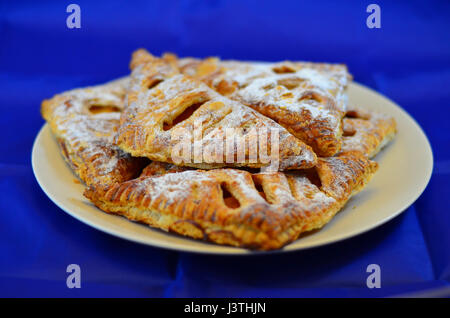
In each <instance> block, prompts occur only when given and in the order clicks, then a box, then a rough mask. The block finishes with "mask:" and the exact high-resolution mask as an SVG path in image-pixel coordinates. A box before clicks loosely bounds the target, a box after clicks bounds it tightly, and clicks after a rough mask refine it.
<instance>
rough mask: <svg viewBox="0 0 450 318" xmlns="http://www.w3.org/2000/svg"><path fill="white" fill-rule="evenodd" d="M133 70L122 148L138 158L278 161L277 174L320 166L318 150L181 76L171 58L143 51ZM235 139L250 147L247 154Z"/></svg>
mask: <svg viewBox="0 0 450 318" xmlns="http://www.w3.org/2000/svg"><path fill="white" fill-rule="evenodd" d="M131 68H132V75H131V85H130V89H129V92H128V103H127V107H126V108H125V111H124V112H123V114H122V116H121V120H120V127H119V131H118V134H117V139H116V144H117V145H118V146H119V147H120V148H121V149H123V150H124V151H126V152H128V153H130V154H132V155H133V156H136V157H147V158H149V159H151V160H156V161H162V162H168V163H176V164H177V165H182V166H191V167H196V168H202V169H212V168H218V167H224V166H232V167H240V166H242V167H254V168H260V167H267V166H269V165H270V166H271V168H273V167H274V166H275V165H273V166H272V164H273V163H274V162H277V164H276V165H277V166H276V167H275V168H276V170H278V169H279V170H285V169H303V168H310V167H312V166H314V165H315V164H316V162H317V158H316V155H315V153H314V152H313V151H312V149H311V148H310V147H309V146H307V145H306V144H304V143H303V142H302V141H300V140H299V139H297V138H295V137H294V136H292V135H291V134H290V133H289V132H288V131H287V130H286V129H284V128H283V127H281V126H280V125H278V124H277V123H276V122H274V121H273V120H271V119H270V118H267V117H265V116H263V115H261V114H259V113H258V112H256V111H254V110H252V109H251V108H249V107H247V106H245V105H242V104H240V103H239V102H236V101H232V100H230V99H228V98H226V97H223V96H222V95H220V94H218V93H217V92H215V91H214V90H212V89H211V88H209V87H208V86H207V85H205V84H204V83H202V82H200V81H198V80H196V79H193V78H189V77H188V76H185V75H182V74H180V73H179V72H178V69H177V68H176V67H175V66H174V65H173V63H171V62H170V61H168V59H159V58H155V57H153V56H152V55H150V54H149V53H148V52H146V51H144V50H138V51H136V52H135V53H134V54H133V59H132V61H131ZM234 140H240V141H241V142H244V143H245V145H246V146H245V149H243V148H238V146H237V142H236V143H235V141H234ZM229 141H231V142H230V143H229ZM194 142H195V143H194ZM225 144H226V145H225ZM264 144H265V147H263V146H264ZM186 145H187V148H186ZM195 145H197V146H199V149H201V151H200V152H199V153H196V150H195V148H194V147H195ZM229 145H231V146H229ZM252 145H253V147H255V148H253V150H254V151H253V152H252V150H251V147H252ZM281 145H282V147H281ZM256 147H258V149H257V150H256ZM238 149H243V150H242V152H241V153H240V152H239V150H238ZM204 150H208V152H206V151H204ZM186 154H187V155H186ZM206 154H208V155H209V156H208V157H207V156H206ZM252 154H253V155H252ZM255 154H257V156H255ZM262 155H267V156H266V157H265V156H262ZM269 157H270V158H269Z"/></svg>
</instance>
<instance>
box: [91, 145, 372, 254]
mask: <svg viewBox="0 0 450 318" xmlns="http://www.w3.org/2000/svg"><path fill="white" fill-rule="evenodd" d="M377 167H378V166H377V163H376V162H373V161H370V160H368V159H367V158H366V157H365V156H364V155H362V154H361V153H359V152H348V153H344V154H341V155H340V156H338V157H330V158H320V159H319V160H318V164H317V166H316V167H314V168H311V169H308V170H303V171H296V172H295V173H291V172H289V173H281V172H273V173H257V174H253V175H252V174H251V173H250V172H247V171H244V170H236V169H216V170H187V171H180V170H182V169H183V168H180V167H175V168H174V167H173V166H166V164H163V163H156V162H153V163H151V164H150V166H149V167H147V168H146V169H145V170H144V172H143V174H142V176H141V177H139V178H137V179H134V180H130V181H126V182H123V183H120V184H118V183H116V184H112V185H92V186H90V187H88V188H87V189H86V191H85V196H86V197H87V198H89V199H90V200H91V201H92V202H93V203H94V204H95V205H96V206H98V207H99V208H100V209H102V210H103V211H106V212H109V213H115V214H120V215H123V216H125V217H127V218H129V219H131V220H134V221H138V222H142V223H146V224H148V225H150V226H152V227H157V228H160V229H163V230H165V231H170V232H175V233H178V234H181V235H185V236H189V237H192V238H196V239H206V240H209V241H212V242H215V243H218V244H226V245H233V246H239V247H247V248H251V249H261V250H271V249H278V248H281V247H282V246H284V245H285V244H287V243H289V242H292V241H293V240H295V239H297V238H298V236H299V235H300V234H301V233H303V232H305V231H309V230H313V229H317V228H320V227H322V226H323V225H324V224H326V223H327V222H328V221H329V220H330V219H331V218H332V217H333V216H334V215H335V214H336V213H337V212H338V211H339V210H340V209H341V208H342V206H343V205H344V204H345V203H346V202H347V200H348V199H349V198H350V197H351V196H352V195H353V194H355V193H357V192H358V191H360V190H361V189H362V188H363V187H364V185H365V184H366V183H367V182H368V181H369V180H370V178H371V177H372V175H373V174H374V172H375V171H376V169H377ZM173 169H175V170H173Z"/></svg>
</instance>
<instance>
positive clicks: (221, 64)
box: [168, 55, 351, 157]
mask: <svg viewBox="0 0 450 318" xmlns="http://www.w3.org/2000/svg"><path fill="white" fill-rule="evenodd" d="M168 57H172V59H174V58H173V56H171V55H169V56H168ZM178 66H179V68H180V69H181V71H182V72H183V73H185V74H188V75H190V76H194V77H196V78H198V79H200V80H202V81H204V82H205V83H206V84H208V85H209V86H210V87H212V88H214V89H215V90H216V91H218V92H219V93H220V94H223V95H225V96H227V97H229V98H231V99H233V100H236V101H239V102H241V103H243V104H245V105H248V106H250V107H252V108H253V109H255V110H257V111H258V112H260V113H261V114H263V115H265V116H267V117H270V118H272V119H273V120H275V121H276V122H277V123H279V124H280V125H281V126H283V127H285V128H286V129H287V130H288V131H289V132H291V133H292V134H293V135H294V136H296V137H297V138H299V139H301V140H303V141H304V142H305V143H307V144H308V145H310V146H311V147H312V148H313V150H314V151H315V152H316V153H317V155H319V156H323V157H328V156H332V155H334V154H336V153H337V152H338V151H339V149H340V147H341V136H342V118H343V116H344V114H345V108H346V104H347V95H346V93H345V88H346V86H347V83H348V81H349V79H350V78H351V76H350V75H349V73H348V72H347V68H346V66H345V65H339V64H324V63H306V62H288V61H286V62H279V63H263V62H258V63H256V62H251V63H250V62H240V61H221V60H219V59H217V58H208V59H205V60H198V59H193V58H185V59H180V60H179V61H178Z"/></svg>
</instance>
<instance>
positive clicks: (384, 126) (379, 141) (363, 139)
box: [341, 106, 397, 158]
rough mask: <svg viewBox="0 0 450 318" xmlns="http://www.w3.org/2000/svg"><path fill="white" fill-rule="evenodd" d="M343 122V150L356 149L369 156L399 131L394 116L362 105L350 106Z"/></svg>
mask: <svg viewBox="0 0 450 318" xmlns="http://www.w3.org/2000/svg"><path fill="white" fill-rule="evenodd" d="M343 123H344V133H343V138H342V140H343V143H342V148H341V151H342V152H346V151H354V150H356V151H360V152H362V153H364V154H365V155H366V156H368V157H369V158H372V157H374V156H375V155H376V154H377V153H378V152H379V151H380V150H381V149H382V148H383V147H384V146H386V145H387V144H388V143H389V142H390V141H391V140H392V139H394V136H395V134H396V132H397V127H396V123H395V119H394V118H392V117H390V116H388V115H385V114H381V113H378V112H375V111H371V110H367V109H364V108H361V107H354V106H349V107H348V110H347V113H346V115H345V118H344V119H343Z"/></svg>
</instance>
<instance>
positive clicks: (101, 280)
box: [0, 0, 450, 297]
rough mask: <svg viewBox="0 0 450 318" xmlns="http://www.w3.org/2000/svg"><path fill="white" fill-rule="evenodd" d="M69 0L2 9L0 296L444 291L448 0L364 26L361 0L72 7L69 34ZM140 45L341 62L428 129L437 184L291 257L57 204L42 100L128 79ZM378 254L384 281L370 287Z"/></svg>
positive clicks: (448, 197) (448, 202)
mask: <svg viewBox="0 0 450 318" xmlns="http://www.w3.org/2000/svg"><path fill="white" fill-rule="evenodd" d="M69 3H70V2H67V3H66V2H65V1H54V2H53V1H39V2H36V1H23V2H21V1H8V2H6V3H5V2H4V1H2V2H1V3H0V107H1V114H2V116H1V117H0V127H1V128H2V130H1V131H2V133H1V134H0V145H2V151H0V196H1V200H0V211H1V215H2V217H1V221H0V296H13V297H17V296H32V297H38V296H43V297H47V296H63V297H72V296H75V297H78V296H105V297H106V296H125V297H158V296H161V297H172V296H174V297H190V296H195V297H200V296H205V297H209V296H224V297H230V296H238V297H248V296H258V297H259V296H263V297H302V296H305V297H315V296H330V297H335V296H342V297H351V296H391V295H397V294H405V293H411V292H418V291H423V290H428V289H436V288H438V289H441V288H443V287H446V286H447V287H448V286H449V285H450V284H449V281H450V248H449V246H450V234H449V230H448V229H449V228H450V214H449V212H450V211H449V206H450V186H449V182H450V150H449V148H448V146H449V145H450V132H449V125H450V121H449V117H450V110H449V107H450V89H449V87H450V2H448V1H421V2H420V1H395V3H394V1H390V2H388V1H377V2H376V3H377V4H379V5H380V8H381V28H380V29H369V28H368V27H367V26H366V18H367V16H368V15H369V13H366V7H367V5H368V4H369V3H370V2H365V1H362V2H361V1H345V2H344V1H336V2H331V1H308V2H303V1H298V0H295V1H273V2H265V1H262V0H258V1H234V0H223V1H219V0H216V1H158V2H152V1H151V2H147V1H136V2H135V1H133V2H131V1H120V2H113V1H100V2H95V4H94V3H93V1H76V3H77V4H79V5H80V7H81V29H68V28H67V27H66V18H67V16H68V15H69V13H66V6H67V5H68V4H69ZM138 47H146V48H148V49H149V50H150V51H151V52H153V53H155V54H160V53H162V52H164V51H173V52H176V53H178V54H179V55H181V56H185V55H193V56H208V55H219V56H221V57H223V58H236V59H247V60H269V61H275V60H283V59H291V60H311V61H327V62H342V63H346V64H347V65H348V66H349V69H350V71H351V72H352V74H353V75H354V78H355V80H356V81H358V82H361V83H363V84H365V85H367V86H369V87H372V88H373V89H375V90H377V91H379V92H380V93H382V94H384V95H386V96H388V97H389V98H391V99H392V100H394V101H395V102H397V103H398V104H400V105H402V106H403V107H404V108H405V109H406V110H407V111H408V112H409V113H410V114H411V115H412V116H413V117H414V118H415V119H416V120H417V121H418V122H419V124H420V125H421V126H422V127H423V129H424V131H425V132H426V134H427V135H428V137H429V139H430V141H431V144H432V148H433V151H434V156H435V169H434V172H433V176H432V179H431V181H430V184H429V185H428V187H427V189H426V190H425V192H424V193H423V195H422V196H421V197H420V198H419V199H418V200H417V202H416V203H415V204H414V205H413V206H411V207H410V208H409V209H408V210H407V211H405V213H403V214H402V215H400V216H399V217H397V218H395V219H394V220H392V221H391V222H389V223H388V224H385V225H383V226H380V227H379V228H377V229H375V230H373V231H371V232H369V233H366V234H364V235H361V236H358V237H356V238H353V239H350V240H347V241H344V242H340V243H336V244H333V245H330V246H325V247H321V248H315V249H312V250H307V251H300V252H293V253H288V254H283V255H272V256H253V257H223V256H209V255H196V254H188V253H178V252H173V251H166V250H162V249H158V248H152V247H148V246H142V245H138V244H134V243H131V242H127V241H124V240H120V239H118V238H115V237H112V236H110V235H108V234H104V233H102V232H99V231H97V230H95V229H92V228H90V227H88V226H86V225H84V224H82V223H81V222H79V221H77V220H75V219H74V218H72V217H71V216H69V215H67V214H65V213H64V212H63V211H61V210H60V209H59V208H58V207H56V206H55V205H54V204H53V203H52V202H51V201H50V200H49V199H48V198H47V197H46V195H45V194H44V193H43V192H42V190H41V189H40V188H39V186H38V184H37V182H36V180H35V178H34V176H33V172H32V169H31V164H30V156H31V147H32V143H33V140H34V138H35V136H36V134H37V132H38V131H39V129H40V127H41V126H42V125H43V124H44V121H43V119H42V118H41V116H40V113H39V108H40V102H41V100H42V99H44V98H48V97H50V96H52V95H53V94H55V93H57V92H61V91H63V90H67V89H70V88H73V87H79V86H83V85H90V84H97V83H101V82H103V81H107V80H109V79H113V78H115V77H118V76H121V75H124V74H126V73H127V72H128V62H129V57H130V54H131V52H132V51H133V50H134V49H136V48H138ZM411 160H414V158H411ZM393 177H395V174H394V175H393ZM380 204H382V202H380ZM72 263H75V264H79V265H80V266H81V271H82V276H81V278H82V285H81V288H80V289H69V288H67V287H66V277H67V275H68V274H67V273H66V267H67V265H68V264H72ZM372 263H374V264H379V265H380V267H381V288H380V289H368V288H367V287H366V278H367V276H368V273H366V267H367V265H368V264H372ZM441 290H442V289H441Z"/></svg>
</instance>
